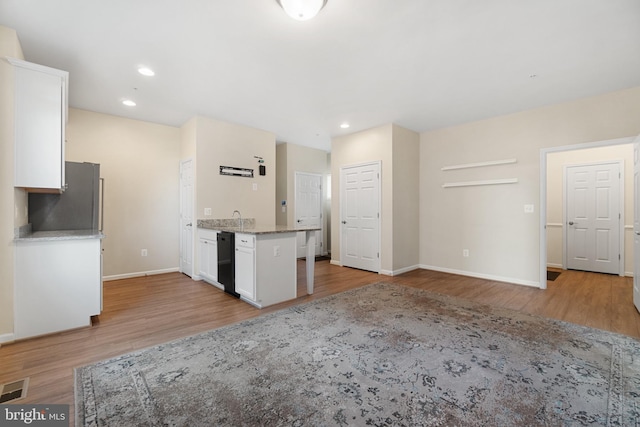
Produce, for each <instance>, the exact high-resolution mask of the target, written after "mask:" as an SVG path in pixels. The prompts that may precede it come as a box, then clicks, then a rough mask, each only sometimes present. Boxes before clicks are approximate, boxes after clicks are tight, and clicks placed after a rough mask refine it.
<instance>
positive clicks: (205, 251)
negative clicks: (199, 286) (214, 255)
mask: <svg viewBox="0 0 640 427" xmlns="http://www.w3.org/2000/svg"><path fill="white" fill-rule="evenodd" d="M198 247H199V248H200V276H201V277H202V278H204V279H206V278H207V275H208V274H209V240H207V239H200V240H199V241H198Z"/></svg>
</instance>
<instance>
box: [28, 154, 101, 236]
mask: <svg viewBox="0 0 640 427" xmlns="http://www.w3.org/2000/svg"><path fill="white" fill-rule="evenodd" d="M65 178H66V181H67V187H66V190H65V191H64V192H63V193H61V194H41V193H29V222H30V223H31V228H32V230H33V231H52V230H96V231H98V230H99V231H102V192H103V190H104V187H103V183H102V182H101V179H100V165H99V164H96V163H77V162H65Z"/></svg>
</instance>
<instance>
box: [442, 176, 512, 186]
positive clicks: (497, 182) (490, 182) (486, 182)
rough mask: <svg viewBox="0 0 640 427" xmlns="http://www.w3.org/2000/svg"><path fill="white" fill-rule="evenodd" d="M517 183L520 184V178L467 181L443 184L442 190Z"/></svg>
mask: <svg viewBox="0 0 640 427" xmlns="http://www.w3.org/2000/svg"><path fill="white" fill-rule="evenodd" d="M517 182H518V178H506V179H487V180H484V181H466V182H445V183H444V184H442V188H455V187H474V186H479V185H501V184H516V183H517Z"/></svg>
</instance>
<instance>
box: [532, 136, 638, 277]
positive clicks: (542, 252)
mask: <svg viewBox="0 0 640 427" xmlns="http://www.w3.org/2000/svg"><path fill="white" fill-rule="evenodd" d="M634 140H635V136H630V137H625V138H616V139H607V140H604V141H595V142H587V143H582V144H573V145H561V146H557V147H549V148H541V149H540V200H539V205H540V222H539V224H538V230H539V245H540V248H539V258H540V259H539V262H540V264H539V275H540V279H539V281H540V284H539V287H540V289H547V279H546V278H547V154H550V153H557V152H562V151H574V150H582V149H585V148H597V147H607V146H610V145H623V144H631V143H633V141H634ZM634 197H635V196H634ZM622 228H624V227H622Z"/></svg>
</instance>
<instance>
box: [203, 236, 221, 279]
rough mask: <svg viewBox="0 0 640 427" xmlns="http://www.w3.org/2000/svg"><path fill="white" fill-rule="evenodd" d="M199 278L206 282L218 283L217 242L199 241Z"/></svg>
mask: <svg viewBox="0 0 640 427" xmlns="http://www.w3.org/2000/svg"><path fill="white" fill-rule="evenodd" d="M199 246H200V276H201V277H202V278H203V279H204V280H206V281H207V282H210V283H211V282H218V242H216V241H215V240H209V239H200V241H199Z"/></svg>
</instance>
